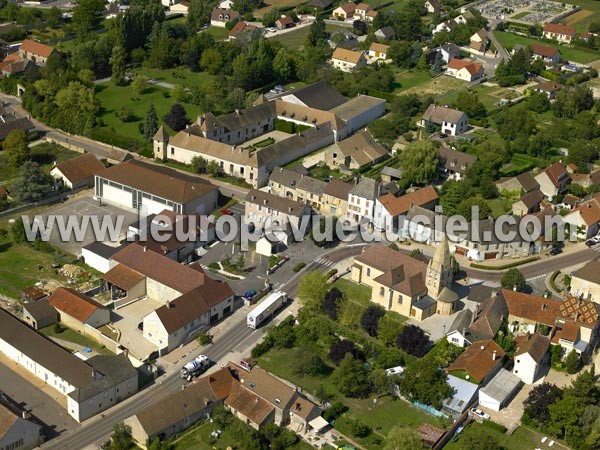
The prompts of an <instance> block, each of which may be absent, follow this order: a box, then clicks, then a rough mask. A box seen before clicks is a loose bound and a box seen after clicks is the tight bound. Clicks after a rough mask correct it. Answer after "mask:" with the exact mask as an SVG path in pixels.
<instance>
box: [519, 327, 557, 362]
mask: <svg viewBox="0 0 600 450" xmlns="http://www.w3.org/2000/svg"><path fill="white" fill-rule="evenodd" d="M516 346H517V350H516V351H515V356H519V355H523V354H525V353H528V354H529V355H530V356H531V357H532V358H533V360H534V361H535V362H537V363H540V362H541V361H542V358H543V357H544V355H545V354H546V352H547V351H548V348H549V347H550V339H548V338H547V337H546V336H542V335H541V334H527V335H525V336H517V339H516Z"/></svg>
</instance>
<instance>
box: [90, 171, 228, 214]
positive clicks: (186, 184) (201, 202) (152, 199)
mask: <svg viewBox="0 0 600 450" xmlns="http://www.w3.org/2000/svg"><path fill="white" fill-rule="evenodd" d="M218 195H219V194H218V188H217V187H216V186H215V185H213V184H211V183H210V182H208V181H206V180H204V179H202V178H200V177H196V176H193V175H188V174H184V173H181V172H179V171H176V170H173V169H170V168H168V167H160V166H156V165H153V164H148V163H145V162H142V161H138V160H130V161H127V162H124V163H122V164H118V165H116V166H112V167H109V168H108V169H104V170H103V171H101V172H99V173H97V174H96V177H95V198H96V199H98V200H100V201H105V202H107V203H112V204H115V205H117V206H119V207H122V208H127V209H137V210H141V209H142V208H143V207H145V208H147V210H146V211H147V213H148V214H158V213H159V212H161V211H163V210H165V209H169V210H172V211H175V212H177V213H180V214H189V213H193V212H198V213H200V214H208V213H210V212H212V211H214V210H215V209H216V208H217V198H218Z"/></svg>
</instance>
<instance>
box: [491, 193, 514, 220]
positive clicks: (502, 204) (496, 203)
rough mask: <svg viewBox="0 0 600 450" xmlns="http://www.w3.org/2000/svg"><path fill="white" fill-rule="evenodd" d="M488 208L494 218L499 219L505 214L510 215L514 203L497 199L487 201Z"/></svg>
mask: <svg viewBox="0 0 600 450" xmlns="http://www.w3.org/2000/svg"><path fill="white" fill-rule="evenodd" d="M487 204H488V206H489V207H490V209H491V210H492V216H493V217H494V218H498V217H500V216H502V215H504V214H508V213H510V212H511V210H512V202H511V201H510V200H504V199H500V198H495V199H492V200H488V201H487Z"/></svg>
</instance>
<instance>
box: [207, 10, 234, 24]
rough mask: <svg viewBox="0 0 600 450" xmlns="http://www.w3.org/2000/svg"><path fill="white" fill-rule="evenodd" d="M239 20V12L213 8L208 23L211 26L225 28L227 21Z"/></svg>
mask: <svg viewBox="0 0 600 450" xmlns="http://www.w3.org/2000/svg"><path fill="white" fill-rule="evenodd" d="M238 20H240V13H239V12H237V11H234V10H232V9H219V8H215V9H213V10H212V13H211V14H210V24H211V25H212V26H213V27H221V28H225V26H226V25H227V23H229V22H236V21H238Z"/></svg>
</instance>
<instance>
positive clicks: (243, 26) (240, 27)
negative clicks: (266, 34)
mask: <svg viewBox="0 0 600 450" xmlns="http://www.w3.org/2000/svg"><path fill="white" fill-rule="evenodd" d="M256 29H257V28H256V27H255V26H254V25H251V24H249V23H247V22H244V21H243V20H240V21H239V22H238V23H236V24H235V25H234V26H233V28H232V29H231V31H230V32H229V39H230V40H232V39H237V37H238V36H239V35H240V34H242V33H243V32H245V31H252V30H256Z"/></svg>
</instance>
